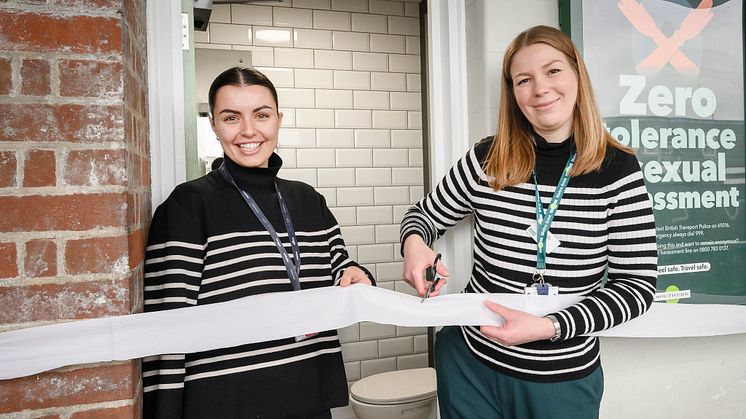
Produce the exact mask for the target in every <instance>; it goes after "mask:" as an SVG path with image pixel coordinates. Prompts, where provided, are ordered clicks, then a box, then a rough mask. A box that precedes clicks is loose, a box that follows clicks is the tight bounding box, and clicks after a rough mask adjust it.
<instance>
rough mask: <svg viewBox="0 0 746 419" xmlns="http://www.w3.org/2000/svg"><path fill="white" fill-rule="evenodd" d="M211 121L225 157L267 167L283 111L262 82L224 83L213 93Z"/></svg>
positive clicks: (246, 163) (245, 163)
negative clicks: (213, 101) (249, 84)
mask: <svg viewBox="0 0 746 419" xmlns="http://www.w3.org/2000/svg"><path fill="white" fill-rule="evenodd" d="M210 123H211V124H212V130H213V131H215V135H217V136H218V138H219V139H220V145H221V146H222V147H223V152H225V155H226V156H228V158H230V159H231V160H233V161H234V162H236V163H237V164H238V165H240V166H243V167H267V166H268V162H269V157H270V156H271V155H272V152H274V150H275V148H276V147H277V134H278V132H279V130H280V124H281V123H282V113H280V112H278V110H277V103H276V102H275V100H274V97H273V96H272V92H270V90H269V89H268V88H267V87H265V86H261V85H251V86H245V85H244V86H234V85H225V86H223V87H221V88H220V89H218V91H217V93H216V95H215V105H214V108H213V117H212V118H211V119H210Z"/></svg>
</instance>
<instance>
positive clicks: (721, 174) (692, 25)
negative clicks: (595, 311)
mask: <svg viewBox="0 0 746 419" xmlns="http://www.w3.org/2000/svg"><path fill="white" fill-rule="evenodd" d="M742 7H743V4H742V1H741V0H725V1H723V0H720V1H717V0H715V1H713V0H689V1H687V0H641V1H638V0H587V1H583V2H582V6H581V13H582V39H581V40H580V42H578V44H579V45H582V47H581V49H582V54H583V56H584V58H585V60H586V64H587V66H588V70H589V72H590V76H591V80H592V82H593V87H594V90H595V94H596V98H597V100H598V104H599V107H600V110H601V113H602V115H603V118H604V123H605V125H606V128H607V130H609V131H610V132H611V133H612V135H613V136H614V137H615V138H617V139H618V140H619V141H621V142H622V143H623V144H625V145H628V146H631V147H633V148H634V149H635V151H636V153H637V157H638V159H639V160H640V163H641V167H642V171H643V175H644V177H645V181H646V184H647V187H648V192H649V193H650V198H651V201H652V204H653V209H654V213H655V219H656V230H657V244H658V251H659V267H658V272H659V277H658V294H657V295H656V300H657V301H666V302H669V303H675V302H679V303H719V304H746V217H745V216H744V210H746V207H744V206H745V205H746V202H744V199H746V191H745V190H744V183H745V182H744V179H745V178H746V176H745V174H744V163H745V162H746V151H745V150H746V148H745V146H744V140H745V139H744V90H743V80H744V64H743V10H742Z"/></svg>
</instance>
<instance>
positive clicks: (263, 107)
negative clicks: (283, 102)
mask: <svg viewBox="0 0 746 419" xmlns="http://www.w3.org/2000/svg"><path fill="white" fill-rule="evenodd" d="M262 109H269V110H272V109H274V108H272V107H271V106H269V105H262V106H259V107H258V108H255V109H254V110H253V111H251V112H252V113H253V112H258V111H261V110H262ZM218 113H219V114H224V113H229V114H239V115H240V114H241V112H240V111H237V110H234V109H230V108H225V109H223V110H221V111H220V112H218Z"/></svg>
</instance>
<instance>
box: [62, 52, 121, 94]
mask: <svg viewBox="0 0 746 419" xmlns="http://www.w3.org/2000/svg"><path fill="white" fill-rule="evenodd" d="M59 70H60V95H61V96H83V97H120V96H122V83H123V81H122V63H120V62H112V61H92V60H60V62H59Z"/></svg>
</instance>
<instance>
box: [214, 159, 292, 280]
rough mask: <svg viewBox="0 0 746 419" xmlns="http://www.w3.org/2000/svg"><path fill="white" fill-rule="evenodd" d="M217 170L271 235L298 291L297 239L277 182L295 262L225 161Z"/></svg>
mask: <svg viewBox="0 0 746 419" xmlns="http://www.w3.org/2000/svg"><path fill="white" fill-rule="evenodd" d="M218 170H220V174H221V175H223V178H224V179H225V180H227V181H228V183H230V184H232V185H233V186H234V187H235V188H236V189H237V190H238V192H239V193H240V194H241V197H243V200H244V201H246V205H248V206H249V208H251V211H252V212H254V215H256V218H258V219H259V222H261V223H262V225H263V226H264V229H265V230H267V232H268V233H269V235H270V236H271V237H272V241H274V242H275V246H276V247H277V250H278V251H279V252H280V256H282V262H283V263H284V264H285V270H287V272H288V278H290V284H291V285H292V286H293V290H294V291H298V290H299V289H300V248H299V246H298V240H297V239H296V237H295V230H294V229H293V222H292V220H291V219H290V211H288V207H287V205H286V204H285V200H284V199H282V194H281V193H280V189H279V188H278V187H277V182H275V183H274V187H275V192H277V200H278V201H280V211H281V212H282V220H283V221H284V222H285V228H286V229H287V231H288V238H289V239H290V246H291V247H292V249H293V258H294V259H295V263H293V262H292V261H291V260H290V255H288V252H287V250H285V246H283V245H282V242H281V241H280V237H279V236H278V235H277V231H275V228H274V227H272V224H271V223H270V222H269V220H268V219H267V216H266V215H264V213H263V212H262V210H261V209H260V208H259V205H257V204H256V201H254V198H252V197H251V195H249V194H248V193H247V192H246V191H244V190H243V189H241V188H240V187H239V186H238V185H237V184H236V181H235V180H233V176H231V174H230V172H228V169H227V168H226V167H225V163H223V164H222V165H221V166H220V169H218Z"/></svg>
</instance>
